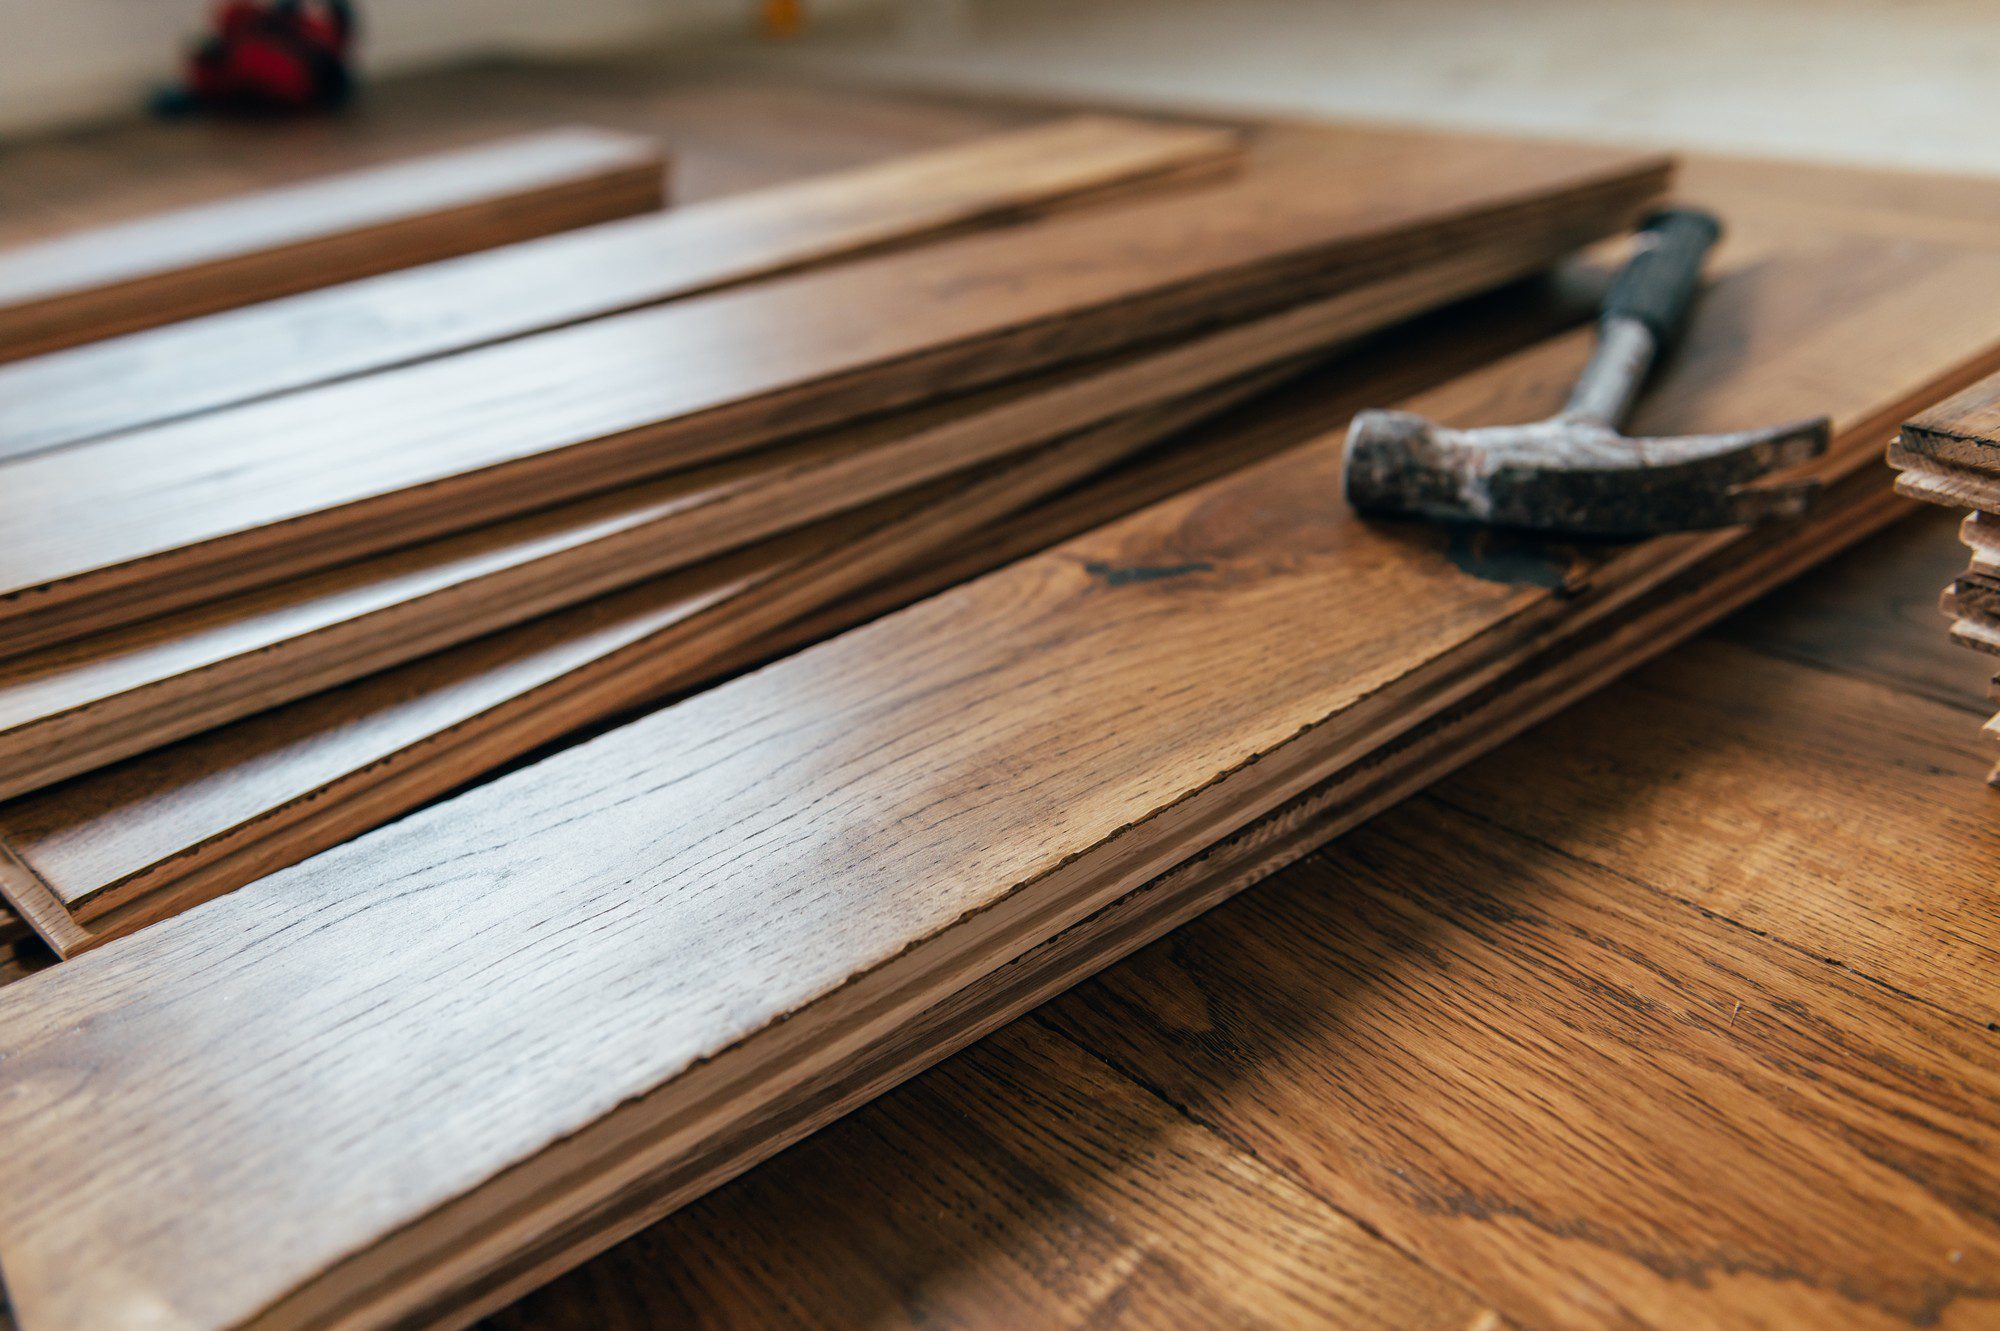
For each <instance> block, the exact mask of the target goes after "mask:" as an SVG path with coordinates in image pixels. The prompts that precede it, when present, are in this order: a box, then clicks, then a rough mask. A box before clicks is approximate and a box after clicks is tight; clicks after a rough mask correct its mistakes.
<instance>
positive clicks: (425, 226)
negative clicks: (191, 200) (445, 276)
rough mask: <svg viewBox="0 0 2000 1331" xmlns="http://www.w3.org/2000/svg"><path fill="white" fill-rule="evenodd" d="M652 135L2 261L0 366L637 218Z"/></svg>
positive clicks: (649, 188) (376, 175)
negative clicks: (438, 261) (414, 266)
mask: <svg viewBox="0 0 2000 1331" xmlns="http://www.w3.org/2000/svg"><path fill="white" fill-rule="evenodd" d="M664 171H665V164H664V163H663V162H662V160H661V158H660V155H659V153H658V151H657V150H656V149H655V148H654V147H653V146H652V145H651V144H650V143H647V142H645V141H644V140H641V139H637V138H634V137H632V136H630V135H625V134H615V133H611V132H609V131H606V130H598V129H581V128H574V129H560V130H550V131H547V132H544V133H540V134H532V135H526V136H523V137H520V138H514V139H505V140H502V141H500V142H498V143H492V144H487V145H484V146H481V147H477V148H464V149H460V150H458V151H455V152H447V153H439V154H436V155H433V156H430V157H422V158H416V159H413V160H410V161H405V162H399V163H396V164H395V165H392V166H382V167H375V168H372V169H370V170H365V171H355V172H351V173H348V174H345V175H338V176H331V177H328V178H326V179H322V180H316V181H311V182H308V183H306V184H301V185H291V186H286V187H283V188H279V189H272V190H266V191H263V192H261V193H257V194H249V195H245V196H242V197H240V198H235V199H228V200H224V201H222V202H219V203H211V204H204V205H200V206H197V207H192V208H187V209H184V210H182V211H179V212H172V213H158V214H154V215H153V216H150V217H141V218H137V219H135V220H132V221H128V222H122V223H117V224H114V225H110V226H104V227H98V228H96V229H93V230H89V231H81V232H76V233H74V234H71V235H67V236H62V237H59V238H57V239H52V240H46V241H41V242H38V243H35V244H30V245H21V246H16V247H14V248H11V249H8V250H4V251H0V360H12V359H14V358H16V357H21V356H30V355H34V354H36V353H39V352H46V351H53V350H55V349H57V348H60V347H69V346H75V345H77V344H79V343H82V342H89V341H93V340H95V339H97V338H102V337H110V336H112V335H114V334H118V333H129V332H132V331H134V330H135V329H141V328H152V327H157V326H158V325H160V324H164V323H171V322H173V321H174V320H176V319H187V318H192V317H194V316H196V315H202V314H208V313H211V312H213V311H216V310H226V309H232V308H234V307H236V306H239V305H248V304H250V303H252V302H254V301H261V300H270V299H271V298H273V297H276V296H285V295H290V294H292V293H294V292H299V291H310V290H312V289H313V288H315V287H322V286H328V285H331V284H332V283H335V282H344V281H348V280H350V279H353V278H358V277H365V276H368V275H370V274H373V273H382V272H387V271H389V270H391V269H394V268H405V267H408V266H410V265H412V264H421V263H428V262H430V261H432V260H435V259H443V258H447V257H449V256H451V255H456V254H467V253H470V252H472V251H474V250H481V249H486V248H488V247H490V246H493V245H504V244H508V243H510V242H513V241H517V240H524V239H527V238H529V237H531V236H542V235H548V234H550V233H552V232H557V231H567V230H569V229H571V228H573V227H580V226H587V225H589V224H591V223H593V222H604V221H609V220H611V219H613V218H619V217H629V216H631V215H632V214H634V213H641V212H646V211H649V210H651V209H654V208H657V207H659V206H660V204H661V203H662V201H663V199H664V191H665V176H664Z"/></svg>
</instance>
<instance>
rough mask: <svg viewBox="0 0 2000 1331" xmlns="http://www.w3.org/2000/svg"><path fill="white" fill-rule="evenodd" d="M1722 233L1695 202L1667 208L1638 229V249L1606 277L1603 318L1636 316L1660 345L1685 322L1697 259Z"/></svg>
mask: <svg viewBox="0 0 2000 1331" xmlns="http://www.w3.org/2000/svg"><path fill="white" fill-rule="evenodd" d="M1721 238H1722V223H1721V222H1719V221H1717V220H1716V219H1715V216H1714V214H1712V213H1705V212H1702V211H1700V210H1699V209H1696V208H1669V209H1667V210H1665V211H1664V212H1658V213H1655V214H1653V216H1651V217H1650V218H1648V219H1647V220H1646V224H1645V225H1644V226H1643V227H1641V228H1640V229H1639V251H1638V253H1636V254H1634V255H1633V256H1632V257H1631V259H1630V260H1628V261H1627V262H1626V264H1625V266H1624V268H1622V269H1620V270H1619V273H1618V276H1617V277H1616V278H1615V279H1613V280H1612V283H1611V290H1610V292H1609V293H1607V294H1606V295H1605V297H1604V317H1605V318H1606V319H1614V318H1620V319H1637V320H1638V321H1639V322H1640V323H1643V324H1645V325H1646V327H1647V328H1648V329H1649V330H1650V331H1651V332H1652V334H1653V340H1654V341H1655V342H1657V343H1659V344H1661V345H1662V346H1664V345H1666V344H1667V343H1669V342H1672V341H1673V340H1674V338H1675V336H1676V335H1678V334H1679V333H1680V331H1681V326H1682V325H1683V324H1685V323H1686V322H1687V317H1688V311H1689V310H1690V309H1692V308H1693V306H1694V295H1695V292H1696V291H1697V290H1699V289H1700V287H1701V262H1702V260H1703V259H1704V258H1706V257H1707V256H1708V251H1709V249H1710V247H1711V246H1713V245H1714V244H1715V242H1716V241H1718V240H1720V239H1721Z"/></svg>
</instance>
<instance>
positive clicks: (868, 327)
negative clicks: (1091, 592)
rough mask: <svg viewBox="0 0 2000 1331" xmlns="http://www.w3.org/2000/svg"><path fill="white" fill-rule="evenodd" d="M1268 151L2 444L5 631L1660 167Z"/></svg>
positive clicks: (73, 626)
mask: <svg viewBox="0 0 2000 1331" xmlns="http://www.w3.org/2000/svg"><path fill="white" fill-rule="evenodd" d="M1425 145H1429V146H1425ZM1418 148H1421V150H1416V149H1418ZM1261 152H1262V156H1261V157H1256V158H1253V166H1252V169H1250V170H1248V171H1246V172H1244V173H1243V174H1242V175H1241V176H1240V177H1236V178H1232V179H1231V180H1229V181H1227V182H1222V183H1218V184H1215V185H1211V186H1207V187H1204V188H1200V189H1196V190H1186V191H1175V192H1174V193H1173V194H1172V195H1171V196H1170V197H1163V198H1160V199H1157V200H1136V201H1132V202H1129V203H1121V204H1115V205H1106V206H1104V207H1099V208H1091V209H1089V210H1087V211H1083V212H1079V213H1076V214H1073V215H1066V216H1058V217H1054V218H1049V219H1044V220H1041V221H1038V222H1037V223H1035V224H1034V225H1033V226H1031V227H1025V228H1020V229H1015V230H1010V231H1003V232H1001V233H998V234H994V235H985V236H970V237H965V238H960V239H954V240H950V241H945V242H941V243H939V244H937V245H931V246H925V247H922V248H921V249H919V250H916V251H912V252H908V253H901V254H890V255H885V256H881V257H877V258H870V259H862V260H859V261H856V262H854V263H850V264H843V265H839V266H837V267H835V268H833V269H830V270H828V271H824V272H814V273H805V274H800V275H795V276H790V277H781V278H778V279H775V280H773V281H771V282H768V283H760V284H758V285H756V286H755V287H752V288H748V289H745V290H741V291H725V292H719V293H715V294H711V295H706V296H697V297H693V298H690V299H687V300H683V301H677V302H674V303H672V304H669V305H665V306H660V307H657V308H652V309H645V310H639V311H635V312H632V313H628V314H622V315H615V316H611V317H608V318H604V319H599V320H594V321H592V322H590V323H586V324H582V325H578V326H576V327H573V328H568V329H561V330H557V331H553V332H548V333H542V334H537V335H535V336H531V337H525V338H520V339H516V340H514V341H512V342H507V343H502V344H500V345H497V346H492V347H486V348H481V349H477V350H473V351H468V352H465V353H463V354H460V355H457V356H450V357H446V358H443V359H441V360H437V361H431V362H426V363H422V364H418V365H413V366H408V367H404V368H402V369H397V370H389V371H385V372H383V373H381V374H377V375H371V376H367V377H365V378H362V379H357V380H352V381H348V382H344V383H337V384H332V385H328V386H325V387H322V388H318V389H311V390H307V391H304V392H300V393H295V394H289V395H286V396H284V397H281V398H275V399H271V400H269V401H265V402H260V403H251V404H248V405H245V406H242V407H238V408H233V409H230V410H226V411H221V412H216V413H212V414H209V415H206V416H201V417H196V418H193V419H191V420H188V421H183V422H179V423H174V424H168V425H163V426H159V427H154V428H151V429H147V430H142V431H138V432H135V433H132V434H127V435H121V436H117V437H115V438H111V439H106V440H101V441H98V442H96V443H90V444H82V445H78V446H76V447H72V448H67V449H62V450H58V451H57V452H54V453H49V454H43V455H40V456H35V457H27V458H18V459H15V460H13V461H11V462H7V463H0V524H5V525H6V526H7V528H8V530H9V531H10V532H11V533H12V534H13V536H12V539H11V541H10V543H9V545H8V546H7V547H6V549H5V550H4V552H0V651H20V650H25V649H27V648H30V647H33V646H37V645H42V644H45V643H48V642H52V641H55V640H57V639H58V638H60V637H69V636H77V635H80V634H82V633H84V632H86V631H90V630H101V629H106V628H110V627H115V626H117V625H118V624H121V623H123V622H127V621H129V620H131V619H133V618H136V617H140V616H141V615H151V614H157V613H161V612H163V611H165V610H168V609H172V608H174V607H176V606H178V605H184V604H191V603H194V602H196V601H199V600H204V599H210V598H212V597H215V596H220V595H224V594H227V593H229V592H231V591H234V590H241V589H244V588H246V587H249V586H255V585H259V584H262V583H267V582H270V581H273V580H275V579H277V578H278V577H281V576H284V575H287V574H297V573H303V572H305V571H308V570H309V569H311V568H313V567H322V566H326V565H329V564H332V563H336V562H340V561H341V560H344V559H348V558H354V557H358V556H360V555H364V554H368V553H372V552H375V551H379V550H381V549H383V548H386V547H388V546H392V545H395V544H400V543H403V542H407V541H413V540H417V539H422V538H425V537H428V536H433V535H438V534H442V533H443V532H445V531H448V530H457V529H462V528H464V527H466V526H468V525H471V524H473V523H475V522H478V521H482V520H488V519H497V518H499V517H504V516H506V515H508V514H510V513H514V512H519V511H522V510H524V509H528V508H533V507H539V506H542V505H546V504H549V503H552V502H556V501H558V500H561V499H563V498H567V497H571V496H576V495H581V494H584V493H587V492H590V491H593V490H601V489H605V488H608V487H610V486H612V485H614V484H617V483H619V482H621V481H625V480H630V479H632V478H634V477H636V476H639V475H646V474H657V473H660V472H663V471H666V470H670V469H672V468H674V467H676V466H684V465H691V464H693V463H696V462H700V461H703V460H709V459H713V458H716V457H719V456H722V455H727V454H732V453H741V452H744V451H747V450H749V449H752V448H754V447H757V446H759V445H761V444H766V443H769V442H772V441H774V440H776V439H779V438H783V437H785V436H788V435H794V434H798V433H801V432H803V431H806V430H810V429H815V428H822V427H831V426H833V425H835V424H839V423H842V422H843V421H846V420H851V419H854V418H857V417H860V416H865V415H868V414H872V413H875V412H880V411H884V410H890V409H893V408H896V407H898V406H902V405H907V404H909V403H911V402H913V401H916V400H921V399H924V398H928V397H932V396H935V395H937V394H939V393H941V392H945V391H950V390H953V389H962V388H969V387H972V386H975V385H978V384H983V383H989V382H994V381H997V380H1000V379H1004V378H1006V377H1008V376H1010V375H1013V374H1019V373H1025V372H1028V371H1031V370H1034V369H1036V368H1038V367H1041V366H1044V365H1048V364H1052V363H1057V362H1061V361H1067V360H1070V359H1073V358H1076V357H1079V356H1083V355H1087V354H1092V353H1095V352H1110V351H1112V350H1115V349H1118V348H1120V347H1122V346H1126V345H1130V344H1133V343H1137V342H1142V341H1145V340H1147V339H1153V338H1162V337H1166V336H1169V335H1171V334H1172V333H1174V332H1175V331H1176V330H1178V329H1185V328H1189V327H1198V326H1201V325H1203V324H1208V323H1213V322H1215V321H1218V320H1220V319H1223V318H1225V317H1243V316H1246V315H1249V314H1253V313H1256V312H1258V311H1260V310H1265V309H1270V308H1273V307H1275V306H1277V305H1280V304H1284V303H1289V302H1293V301H1297V300H1301V299H1305V298H1309V297H1311V296H1313V295H1315V294H1327V293H1329V292H1332V291H1337V290H1340V289H1344V288H1346V287H1349V286H1352V285H1354V284H1355V283H1356V282H1358V281H1360V280H1362V279H1364V278H1370V277H1377V276H1385V275H1387V273H1388V272H1390V271H1393V270H1394V269H1396V268H1397V267H1400V266H1406V265H1410V264H1414V263H1417V262H1419V261H1421V260H1423V259H1425V258H1428V257H1433V256H1436V255H1438V254H1440V253H1444V254H1449V253H1451V252H1452V251H1454V250H1456V249H1457V248H1459V247H1460V246H1461V245H1462V243H1463V241H1464V240H1465V239H1466V238H1467V237H1468V236H1469V235H1470V234H1471V233H1472V232H1474V231H1477V232H1478V233H1479V234H1480V235H1481V237H1482V239H1484V240H1490V241H1492V242H1493V243H1496V244H1499V243H1504V241H1505V240H1506V239H1507V238H1512V239H1515V240H1518V241H1519V242H1520V244H1521V247H1522V248H1523V249H1524V250H1539V251H1541V252H1542V253H1545V254H1553V253H1559V252H1561V251H1562V250H1564V249H1566V248H1569V247H1573V246H1574V245H1575V244H1577V243H1580V242H1582V241H1584V240H1587V239H1590V238H1594V237H1596V236H1600V235H1603V234H1605V233H1607V232H1609V231H1611V230H1615V229H1616V228H1617V227H1618V226H1619V225H1621V224H1622V223H1623V222H1625V221H1627V220H1629V218H1630V217H1631V216H1632V215H1633V213H1634V212H1635V211H1636V210H1637V209H1638V208H1639V207H1640V206H1641V205H1642V202H1643V200H1645V199H1646V198H1647V197H1649V196H1650V195H1652V194H1653V193H1654V192H1656V190H1657V188H1658V187H1659V185H1660V183H1661V180H1662V177H1663V173H1664V166H1663V164H1662V163H1661V162H1659V161H1658V160H1657V159H1654V158H1650V157H1638V156H1633V155H1629V154H1628V155H1621V154H1618V153H1615V152H1611V151H1608V150H1583V151H1581V152H1580V153H1578V154H1570V153H1568V152H1566V151H1565V150H1563V149H1560V148H1555V147H1549V146H1543V145H1528V144H1517V145H1513V146H1511V147H1503V146H1496V145H1494V144H1489V143H1484V142H1480V141H1472V140H1463V139H1452V138H1435V137H1433V138H1425V139H1419V140H1411V139H1408V138H1405V137H1404V136H1399V135H1386V136H1383V137H1381V138H1378V139H1376V140H1374V141H1372V142H1371V141H1369V140H1367V139H1364V138H1353V137H1346V136H1321V137H1314V136H1310V135H1294V136H1288V137H1280V138H1275V139H1270V140H1266V141H1264V142H1263V144H1262V146H1261ZM972 290H976V291H978V292H979V293H980V299H978V300H967V299H964V298H963V297H964V293H966V292H967V291H972ZM861 311H865V312H866V317H857V313H858V312H861ZM661 366H668V367H671V372H670V373H668V374H665V375H663V374H662V373H661V369H660V367H661ZM274 439H281V440H283V441H284V447H283V448H274V447H273V444H272V441H273V440H274Z"/></svg>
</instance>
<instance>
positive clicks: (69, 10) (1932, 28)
mask: <svg viewBox="0 0 2000 1331" xmlns="http://www.w3.org/2000/svg"><path fill="white" fill-rule="evenodd" d="M209 14H210V11H209V9H208V7H207V6H205V5H202V4H197V3H194V2H193V0H68V2H67V3H60V4H49V3H39V2H38V0H4V3H0V15H4V20H3V21H4V30H5V32H6V40H5V41H4V42H0V134H5V135H19V134H22V133H25V132H27V131H30V130H33V129H47V128H51V127H58V126H62V125H67V124H75V123H80V122H86V121H90V120H97V119H103V118H105V117H108V116H113V115H117V114H120V113H126V112H129V111H130V110H132V109H133V108H135V107H138V106H141V105H143V104H144V103H145V102H146V100H147V98H148V96H149V95H150V93H151V92H152V91H153V90H155V89H157V88H158V87H160V86H161V85H163V84H166V83H170V82H171V81H172V80H173V79H174V78H175V77H176V74H177V70H178V66H179V62H180V60H181V56H182V53H183V51H184V50H185V47H186V45H187V43H188V41H189V40H190V39H191V38H192V37H193V36H194V35H195V34H196V33H198V32H200V31H201V30H202V29H203V28H204V26H205V25H207V24H208V23H209V22H210V17H209ZM360 18H361V25H362V34H363V35H362V39H361V41H360V42H359V44H358V54H357V59H358V62H359V67H360V72H361V73H362V75H363V77H364V78H381V77H388V76H393V75H396V74H400V73H407V72H412V71H418V70H425V69H434V68H439V67H443V66H449V65H454V64H462V63H467V62H473V61H492V60H495V59H522V58H527V59H547V58H575V57H595V56H604V55H608V54H616V55H618V56H619V57H621V58H627V59H629V58H634V57H636V56H645V57H647V58H656V59H659V60H662V61H668V62H676V61H691V62H702V63H718V64H721V63H731V64H735V63H744V62H748V63H761V64H766V65H770V66H773V67H775V68H777V69H780V70H784V69H796V70H798V71H800V72H801V73H804V74H813V75H817V76H863V75H865V76H871V77H876V78H884V77H886V78H890V79H894V80H897V81H901V82H907V83H915V84H940V85H949V86H951V87H953V88H956V89H984V90H1020V91H1032V92H1051V91H1053V92H1066V93H1091V94H1098V95H1113V96H1120V95H1122V96H1131V97H1135V98H1145V99H1155V100H1157V99H1160V98H1172V99H1176V100H1178V101H1182V102H1196V103H1199V102H1211V103H1216V104H1224V105H1229V106H1235V107H1243V108H1254V109H1261V110H1272V109H1289V110H1300V111H1316V112H1338V113H1340V114H1343V115H1348V116H1360V117H1369V118H1380V119H1386V120H1401V121H1419V122H1427V123H1438V124H1461V125H1479V126H1483V127H1486V128H1489V129H1497V130H1505V129H1514V130H1525V131H1539V132H1544V133H1554V134H1562V135H1568V136H1587V137H1598V138H1608V139H1618V140H1622V141H1628V142H1630V141H1648V140H1650V141H1666V140H1672V141H1673V142H1675V143H1678V144H1680V145H1682V146H1684V147H1706V148H1719V149H1730V150H1737V151H1747V152H1757V153H1774V154H1782V155H1787V156H1810V157H1817V158H1822V159H1827V160H1840V161H1853V162H1870V163H1884V164H1900V165H1905V166H1918V167H1932V168H1957V169H1969V170H1971V169H1978V170H1994V169H2000V135H1996V134H1994V133H1993V132H1992V129H1991V127H1992V126H1993V125H1994V124H1995V123H1996V122H2000V87H1996V82H1995V80H1994V79H1993V78H1992V77H1991V73H1990V71H1991V70H1992V69H1993V68H1994V67H1995V66H1996V64H2000V10H1996V8H1995V7H1994V6H1993V5H1992V4H1991V3H1989V0H1656V2H1655V3H1651V4H1645V5H1639V4H1626V3H1617V2H1616V0H1505V2H1499V0H1232V2H1230V3H1219V2H1217V0H561V2H560V3H556V2H555V0H376V2H375V3H364V4H363V5H362V6H361V15H360Z"/></svg>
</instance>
